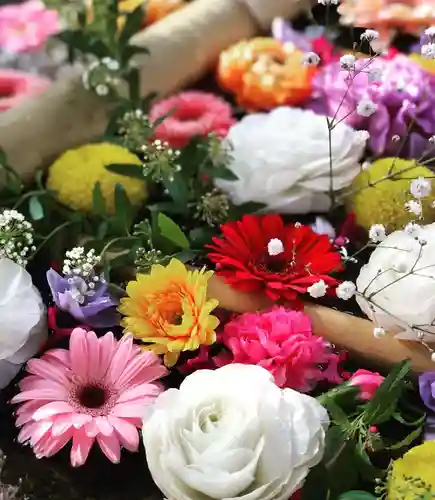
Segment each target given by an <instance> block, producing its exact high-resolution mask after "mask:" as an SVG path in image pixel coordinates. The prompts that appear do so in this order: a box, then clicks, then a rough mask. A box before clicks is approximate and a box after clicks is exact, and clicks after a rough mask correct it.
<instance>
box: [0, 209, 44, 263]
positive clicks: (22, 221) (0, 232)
mask: <svg viewBox="0 0 435 500" xmlns="http://www.w3.org/2000/svg"><path fill="white" fill-rule="evenodd" d="M35 250H36V247H35V246H34V245H33V227H32V224H31V223H30V222H29V221H27V220H26V218H25V217H24V215H23V214H21V213H20V212H17V211H16V210H4V211H3V212H2V213H1V214H0V257H7V258H8V259H10V260H13V261H14V262H16V263H17V264H19V265H20V266H23V267H26V265H27V260H28V258H29V255H30V254H31V252H34V251H35Z"/></svg>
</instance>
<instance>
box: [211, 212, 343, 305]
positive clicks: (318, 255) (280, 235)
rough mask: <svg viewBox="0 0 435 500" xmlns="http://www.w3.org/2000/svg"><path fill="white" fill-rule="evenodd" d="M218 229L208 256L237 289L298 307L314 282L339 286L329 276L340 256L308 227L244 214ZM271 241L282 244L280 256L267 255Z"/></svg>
mask: <svg viewBox="0 0 435 500" xmlns="http://www.w3.org/2000/svg"><path fill="white" fill-rule="evenodd" d="M221 230H222V237H216V238H213V244H212V245H210V246H209V248H211V249H212V253H210V254H209V256H208V257H209V259H210V260H211V261H212V262H214V263H216V271H217V274H218V275H220V276H222V277H223V278H224V279H225V281H226V282H227V283H228V284H230V285H231V286H233V287H234V288H236V289H238V290H241V291H243V292H252V291H264V292H265V293H266V295H267V296H268V297H269V298H270V299H271V300H273V301H278V300H285V301H289V302H293V303H298V302H299V301H298V296H299V295H300V294H303V293H306V291H307V288H308V287H310V286H311V285H312V284H313V283H316V282H317V281H319V280H324V281H325V283H326V284H327V285H328V286H329V287H330V288H333V287H335V286H336V285H337V284H338V281H337V280H336V279H335V278H333V277H331V276H329V274H330V273H332V272H334V271H339V270H340V269H341V267H342V265H341V256H340V254H339V253H338V252H337V251H335V250H334V248H333V247H332V245H331V243H330V241H329V239H328V237H327V236H326V235H319V234H316V233H315V232H314V231H313V230H312V229H311V228H310V227H309V226H304V225H300V224H287V225H286V224H284V222H283V220H282V218H281V217H280V216H279V215H265V216H256V215H245V216H244V217H243V218H242V220H240V221H237V222H227V223H226V224H223V225H222V226H221ZM274 238H277V239H279V240H281V242H282V243H283V247H284V251H283V252H282V253H280V254H279V255H269V252H268V243H269V242H270V240H272V239H274Z"/></svg>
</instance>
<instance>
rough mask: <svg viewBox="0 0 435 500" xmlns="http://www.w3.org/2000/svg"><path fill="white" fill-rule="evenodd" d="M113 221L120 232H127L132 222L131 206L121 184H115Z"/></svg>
mask: <svg viewBox="0 0 435 500" xmlns="http://www.w3.org/2000/svg"><path fill="white" fill-rule="evenodd" d="M114 223H115V226H116V227H117V228H118V230H119V231H120V232H128V230H129V229H130V227H131V225H132V223H133V207H132V206H131V203H130V200H129V198H128V196H127V193H126V192H125V189H124V186H123V185H122V184H117V185H116V186H115V217H114Z"/></svg>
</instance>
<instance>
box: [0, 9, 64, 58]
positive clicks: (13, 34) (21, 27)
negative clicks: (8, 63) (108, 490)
mask: <svg viewBox="0 0 435 500" xmlns="http://www.w3.org/2000/svg"><path fill="white" fill-rule="evenodd" d="M59 30H60V20H59V16H58V14H57V12H56V11H55V10H49V9H47V8H46V7H45V5H44V3H43V2H41V1H39V0H28V1H27V2H24V3H21V4H17V5H5V6H3V7H0V49H3V50H4V51H6V52H12V53H18V52H29V51H34V50H37V49H39V48H40V47H41V46H42V45H44V43H45V42H46V41H47V40H48V38H49V37H51V36H52V35H55V34H56V33H57V32H58V31H59Z"/></svg>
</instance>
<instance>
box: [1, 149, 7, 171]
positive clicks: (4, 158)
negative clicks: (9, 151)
mask: <svg viewBox="0 0 435 500" xmlns="http://www.w3.org/2000/svg"><path fill="white" fill-rule="evenodd" d="M7 164H8V157H7V155H6V152H5V150H4V149H2V148H1V147H0V166H3V167H4V166H5V165H7Z"/></svg>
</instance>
